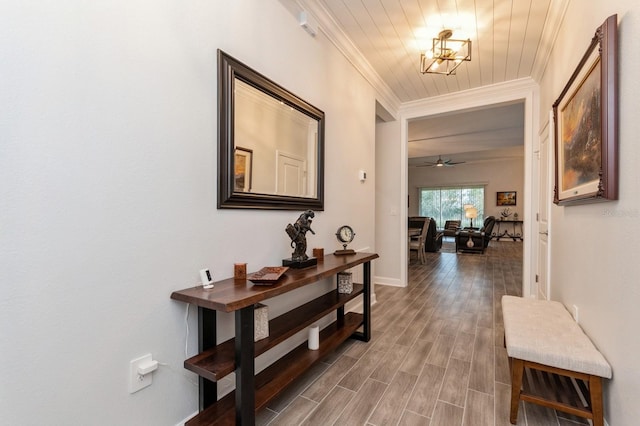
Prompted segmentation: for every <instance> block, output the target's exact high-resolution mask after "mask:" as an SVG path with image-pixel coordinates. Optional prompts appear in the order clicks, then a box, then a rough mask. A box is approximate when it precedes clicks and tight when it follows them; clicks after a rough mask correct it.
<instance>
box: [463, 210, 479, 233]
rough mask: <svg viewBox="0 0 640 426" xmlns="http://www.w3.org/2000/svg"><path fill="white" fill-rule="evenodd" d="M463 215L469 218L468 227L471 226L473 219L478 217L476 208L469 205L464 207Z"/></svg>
mask: <svg viewBox="0 0 640 426" xmlns="http://www.w3.org/2000/svg"><path fill="white" fill-rule="evenodd" d="M464 215H465V217H466V218H467V219H470V223H471V225H470V227H471V228H473V219H475V218H476V217H478V209H476V208H475V207H469V208H467V209H465V211H464Z"/></svg>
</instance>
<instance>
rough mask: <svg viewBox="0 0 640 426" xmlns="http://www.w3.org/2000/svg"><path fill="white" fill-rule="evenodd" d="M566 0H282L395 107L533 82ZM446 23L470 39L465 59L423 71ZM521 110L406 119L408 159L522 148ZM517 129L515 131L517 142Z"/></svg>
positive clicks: (541, 68)
mask: <svg viewBox="0 0 640 426" xmlns="http://www.w3.org/2000/svg"><path fill="white" fill-rule="evenodd" d="M281 1H282V2H283V4H285V3H287V1H286V0H284V1H283V0H281ZM568 1H569V0H289V3H290V4H291V2H295V4H296V7H297V8H298V10H305V11H308V12H309V13H310V14H311V16H313V17H314V18H315V19H317V20H318V22H317V25H318V28H319V30H321V31H323V32H324V33H325V34H326V35H327V36H328V37H329V38H330V39H332V41H333V42H334V43H335V44H336V45H337V46H338V48H339V49H340V50H342V51H343V53H345V55H346V56H347V57H348V58H349V59H350V60H351V62H352V63H353V64H354V65H355V66H356V67H357V68H358V69H359V70H360V71H361V72H362V74H363V75H364V76H365V77H366V78H368V79H369V80H370V81H371V82H372V84H374V85H375V86H376V87H377V88H378V90H380V87H381V86H382V87H383V89H384V90H382V92H383V94H384V93H385V92H386V97H387V99H390V100H391V102H388V103H391V104H395V105H396V106H397V105H400V104H402V103H406V102H411V101H416V100H420V99H424V98H430V97H434V96H443V95H447V94H450V93H453V92H458V91H463V90H468V89H473V88H478V87H482V86H487V85H493V84H498V83H502V82H506V81H510V80H516V79H520V78H527V77H531V78H533V79H534V80H537V81H539V79H540V76H541V75H542V73H543V71H544V68H545V66H546V63H547V60H548V55H549V53H550V50H551V49H550V47H551V46H552V45H553V40H554V38H555V35H556V33H557V29H558V26H559V23H560V21H561V19H562V15H563V13H564V10H566V5H567V3H568ZM290 10H291V8H290ZM292 11H293V10H292ZM312 24H313V22H312ZM445 28H447V29H451V30H453V32H454V34H453V38H465V39H466V38H469V39H471V42H472V49H471V61H470V62H464V63H463V64H462V65H461V66H460V67H459V68H458V69H457V71H456V74H455V75H449V76H445V75H439V74H422V73H421V72H420V66H419V65H420V54H421V52H423V51H424V50H425V49H426V48H427V47H428V46H430V45H431V39H432V38H433V37H436V36H437V34H438V33H439V32H440V31H441V30H442V29H445ZM522 114H523V106H522V105H521V104H512V105H503V106H499V107H496V108H491V110H489V111H473V112H469V113H468V114H467V113H459V114H450V115H447V116H442V117H427V118H425V119H424V120H415V121H412V122H411V123H410V124H409V158H416V157H418V158H419V159H420V160H422V161H427V160H428V161H434V160H435V159H437V156H438V155H449V156H454V154H459V153H462V152H465V153H469V152H483V151H487V150H488V149H497V148H500V149H503V148H505V147H507V146H511V147H513V145H514V144H520V145H522V144H523V133H524V127H523V126H524V123H523V116H522ZM516 134H519V142H517V143H516V139H517V138H516ZM444 142H446V143H444ZM485 155H486V153H485ZM427 157H430V158H427ZM454 158H455V159H459V158H460V157H459V156H458V157H454ZM420 160H418V159H416V160H414V162H417V161H420ZM410 163H411V161H410Z"/></svg>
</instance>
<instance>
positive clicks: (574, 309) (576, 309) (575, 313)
mask: <svg viewBox="0 0 640 426" xmlns="http://www.w3.org/2000/svg"><path fill="white" fill-rule="evenodd" d="M573 319H574V320H575V321H576V322H579V321H578V305H573Z"/></svg>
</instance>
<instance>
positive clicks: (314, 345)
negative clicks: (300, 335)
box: [309, 325, 320, 351]
mask: <svg viewBox="0 0 640 426" xmlns="http://www.w3.org/2000/svg"><path fill="white" fill-rule="evenodd" d="M319 347H320V327H318V326H317V325H312V326H311V327H309V349H311V350H312V351H317V350H318V348H319Z"/></svg>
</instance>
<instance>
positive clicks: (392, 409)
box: [256, 241, 587, 426]
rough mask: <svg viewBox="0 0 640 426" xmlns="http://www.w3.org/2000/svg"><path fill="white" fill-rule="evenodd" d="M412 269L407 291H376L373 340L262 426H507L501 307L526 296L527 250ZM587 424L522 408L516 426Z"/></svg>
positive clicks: (339, 355)
mask: <svg viewBox="0 0 640 426" xmlns="http://www.w3.org/2000/svg"><path fill="white" fill-rule="evenodd" d="M453 251H454V250H453V242H452V241H447V242H445V243H444V246H443V249H442V250H441V252H439V253H427V262H426V264H424V265H422V264H420V263H419V262H417V261H416V260H415V255H414V256H413V259H412V260H411V262H410V264H409V285H408V287H406V288H396V287H388V286H376V296H377V300H378V303H376V305H374V307H373V309H372V329H373V333H372V334H373V338H372V340H371V342H369V343H363V342H359V341H348V342H345V344H344V345H343V346H342V347H341V348H340V349H339V350H338V351H336V353H335V354H334V355H332V356H331V357H330V359H327V360H326V361H325V362H323V363H320V364H319V365H317V366H315V367H314V368H313V369H311V370H309V371H308V372H307V374H306V375H304V376H302V377H301V378H300V379H299V380H298V381H297V382H296V383H294V384H293V385H292V386H291V387H290V388H289V389H288V390H287V391H286V392H284V393H283V394H282V395H281V396H279V397H278V398H277V399H276V400H274V401H272V402H271V403H270V404H269V406H268V407H267V408H266V409H263V410H261V411H260V412H259V413H258V415H257V419H256V423H257V424H260V425H421V426H422V425H438V426H439V425H470V426H471V425H473V426H479V425H508V424H510V423H509V398H510V392H511V386H510V382H511V381H510V376H509V364H508V359H507V354H506V350H505V349H504V347H503V333H504V329H503V325H502V311H501V306H500V299H501V297H502V295H504V294H511V295H520V294H521V291H522V244H521V243H519V242H494V241H492V242H491V244H490V247H489V249H488V250H487V251H486V253H485V254H484V255H482V254H457V255H456V254H455V253H454V252H453ZM576 424H587V422H586V421H584V420H582V419H578V418H576V417H573V416H569V415H566V414H562V413H557V412H555V411H554V410H551V409H547V408H543V407H539V406H535V405H532V404H528V403H527V404H522V403H521V408H520V412H519V415H518V425H526V426H534V425H535V426H537V425H540V426H542V425H544V426H547V425H558V426H569V425H573V426H575V425H576Z"/></svg>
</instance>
